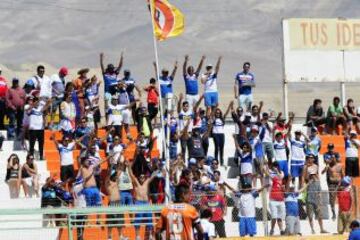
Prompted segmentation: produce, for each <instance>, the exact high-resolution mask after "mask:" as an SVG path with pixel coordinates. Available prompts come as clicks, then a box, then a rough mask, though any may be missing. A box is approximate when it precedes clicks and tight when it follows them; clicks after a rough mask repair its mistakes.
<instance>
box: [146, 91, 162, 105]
mask: <svg viewBox="0 0 360 240" xmlns="http://www.w3.org/2000/svg"><path fill="white" fill-rule="evenodd" d="M147 92H148V95H147V102H148V103H152V104H158V102H159V96H158V94H157V92H156V90H155V89H154V88H148V89H147Z"/></svg>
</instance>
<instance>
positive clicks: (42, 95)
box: [0, 54, 360, 239]
mask: <svg viewBox="0 0 360 240" xmlns="http://www.w3.org/2000/svg"><path fill="white" fill-rule="evenodd" d="M123 59H124V58H123V55H121V57H120V60H119V64H118V65H117V66H114V65H113V64H107V65H106V67H105V63H104V54H100V66H101V70H102V79H100V78H98V76H96V75H93V76H89V72H90V71H89V69H87V68H85V69H80V70H79V71H78V72H77V74H78V77H77V78H76V79H74V80H72V81H71V80H69V79H67V76H68V69H67V68H66V67H62V68H61V69H59V71H58V73H56V74H53V75H52V76H50V77H48V76H47V75H46V72H45V67H44V66H41V65H40V66H38V67H37V72H36V75H35V76H33V77H31V78H30V79H29V80H27V81H26V82H25V85H24V86H20V85H19V79H16V78H14V79H12V82H11V85H10V84H9V83H8V82H7V80H6V79H5V78H4V77H3V76H1V77H0V129H5V126H4V117H5V116H7V118H8V119H9V123H8V125H7V126H6V129H7V138H8V139H17V140H18V141H20V142H21V143H22V147H23V148H24V150H27V151H28V155H27V158H26V163H24V164H22V165H21V164H20V161H19V157H18V156H17V155H16V154H12V155H11V156H10V157H9V159H8V167H7V175H6V182H7V183H8V185H9V189H10V195H11V197H12V198H17V197H18V196H19V192H20V189H21V188H22V189H23V191H24V194H25V196H26V197H29V196H30V193H29V188H33V190H34V192H35V195H36V196H38V197H40V196H41V204H42V207H47V206H53V207H59V206H62V205H69V206H70V205H71V206H74V207H93V206H101V205H103V196H107V198H108V200H109V204H108V205H109V206H122V205H129V204H137V205H144V204H150V203H151V204H162V203H165V201H166V198H168V199H169V201H181V202H187V203H190V204H191V205H192V206H195V207H196V209H197V210H199V212H198V211H197V210H196V209H195V208H191V207H188V208H186V209H184V210H183V217H184V218H187V220H186V221H184V222H185V223H186V224H188V226H186V227H185V228H186V229H187V231H188V232H186V233H182V234H188V236H191V238H192V237H193V232H192V228H193V226H196V229H197V233H198V234H197V237H198V238H199V239H200V238H201V237H203V235H206V236H208V237H209V238H208V239H214V238H215V237H216V236H220V237H226V229H225V220H224V219H225V216H226V213H227V207H228V204H229V202H233V204H234V206H235V209H236V212H235V215H237V217H238V221H239V235H240V236H246V235H249V236H255V235H256V234H257V229H256V221H257V219H258V216H257V215H258V214H257V208H256V204H255V199H256V198H257V197H259V194H261V192H262V191H264V190H266V191H267V192H268V193H269V196H268V199H269V209H270V216H271V228H270V235H273V234H274V231H275V227H276V225H277V226H278V228H279V232H280V234H281V235H296V234H300V235H301V229H300V218H302V216H301V215H302V208H303V207H304V208H305V209H306V214H305V217H307V218H308V219H309V224H310V227H311V230H312V232H313V233H315V228H314V219H317V221H318V224H319V226H320V231H321V233H327V229H325V226H324V224H323V219H325V218H327V216H326V215H327V211H326V210H324V209H325V208H324V207H323V206H324V202H325V200H324V199H325V198H328V199H329V204H330V207H331V212H332V219H333V220H336V219H337V220H338V231H337V232H338V233H340V234H342V233H344V232H349V227H350V222H351V220H352V219H351V213H352V205H353V201H354V193H353V187H352V178H354V177H358V176H359V160H358V148H359V146H360V142H359V141H358V140H357V134H358V133H360V132H359V131H360V125H359V124H360V121H359V119H360V109H355V106H354V102H353V100H351V99H349V100H348V101H347V104H346V105H345V106H341V104H340V99H339V98H338V97H335V98H334V99H333V103H332V104H331V105H330V106H329V108H328V110H327V112H326V113H325V111H324V109H323V107H322V105H321V104H322V102H321V100H320V99H315V100H314V103H313V105H311V106H310V107H309V110H308V112H307V117H306V122H305V124H304V125H305V126H307V127H308V129H309V132H302V131H300V130H299V129H293V121H294V114H290V116H289V118H288V121H286V119H285V117H284V116H283V115H282V114H281V113H279V114H278V115H277V116H273V115H272V114H271V113H267V112H264V111H263V106H264V103H263V102H260V103H259V104H254V101H253V88H254V87H255V75H254V74H253V73H252V72H251V69H250V67H251V65H250V63H249V62H245V63H244V64H243V70H242V71H240V72H239V73H238V74H236V76H235V81H234V82H235V83H234V99H235V100H234V101H231V102H230V103H229V104H228V107H227V108H226V109H220V108H219V89H218V86H217V78H218V74H220V73H221V60H222V58H221V57H219V58H218V60H217V63H216V64H215V66H213V65H211V64H206V66H205V70H204V71H203V65H204V63H205V60H206V58H205V56H203V57H202V58H201V60H200V62H199V64H198V66H197V67H196V68H195V67H193V66H191V65H190V63H189V62H190V59H189V56H185V59H184V63H183V66H182V73H181V74H182V76H181V78H183V81H184V84H185V93H184V94H183V93H179V92H175V91H174V89H173V81H174V79H175V76H176V74H177V72H178V63H177V62H175V64H174V67H173V69H172V71H171V72H170V71H169V70H167V69H162V70H161V72H159V73H158V72H156V70H157V68H156V64H154V66H155V76H159V79H158V81H157V77H154V78H151V79H150V80H149V83H148V84H147V85H146V86H140V85H139V84H138V82H137V81H135V79H134V78H133V77H132V74H131V71H130V70H127V69H126V70H124V71H123V74H121V73H120V72H121V69H122V67H123ZM0 75H1V74H0ZM101 84H103V85H104V93H101V94H100V91H101V90H100V89H101V88H100V85H101ZM158 85H159V86H160V89H158ZM201 85H202V86H203V89H204V90H203V91H201V90H200V86H201ZM176 94H177V95H176ZM144 95H146V102H144V101H142V99H143V96H144ZM101 101H104V109H101V106H102V103H101ZM159 109H160V110H161V111H162V112H163V114H162V116H163V118H161V115H160V114H159ZM57 114H58V115H59V118H60V120H59V121H58V122H57V121H55V119H56V117H55V116H56V115H57ZM101 114H103V115H104V117H102V116H101ZM228 116H230V119H231V120H230V122H232V124H234V125H235V133H234V134H233V136H232V137H233V138H234V142H235V146H234V148H235V149H236V151H235V153H234V156H235V157H234V158H231V159H229V161H234V164H235V165H237V166H238V177H239V184H238V186H237V187H234V186H231V184H228V183H227V181H226V177H225V176H222V173H224V172H226V170H228V165H229V163H227V160H226V159H224V147H225V144H228V143H226V141H225V139H226V138H225V124H228V123H229V118H228ZM104 119H105V120H104ZM161 123H163V124H164V130H165V136H166V139H167V141H166V142H167V146H168V147H167V149H168V152H166V154H165V153H161V154H160V156H159V157H152V154H151V153H152V152H153V148H154V146H156V145H157V135H155V134H154V132H155V130H156V129H157V130H161V126H162V125H161ZM132 125H134V126H135V127H136V129H137V132H138V134H137V136H136V137H135V136H132V134H131V130H130V129H131V127H132ZM338 125H341V126H342V129H343V135H344V147H345V149H346V151H345V152H346V156H345V157H346V164H345V167H343V166H342V164H341V163H340V155H339V154H338V153H337V152H335V151H334V145H333V144H329V145H328V146H326V147H327V150H328V151H327V152H326V153H325V155H324V162H325V166H326V167H325V168H324V169H320V168H319V161H320V158H319V154H320V153H319V152H320V149H321V148H323V147H324V146H322V144H321V140H320V137H319V134H320V133H319V132H323V133H324V132H327V133H329V134H337V133H336V130H337V129H338V128H337V126H338ZM102 127H104V128H105V129H106V131H107V134H106V137H105V138H104V139H101V138H99V137H98V136H97V130H98V129H100V128H102ZM45 129H50V130H54V132H55V130H56V129H58V130H60V131H61V132H62V139H61V140H59V139H56V137H55V133H54V134H53V136H52V137H51V139H52V141H54V144H55V145H56V147H57V149H58V151H59V155H60V162H61V168H60V169H59V173H60V179H59V180H58V179H56V178H55V177H49V178H48V179H47V181H46V183H45V185H43V186H40V185H39V178H38V169H37V164H36V161H35V159H37V160H39V161H42V160H45V161H46V159H45V157H44V131H45ZM3 140H4V136H1V137H0V145H2V141H3ZM26 140H28V142H29V146H27V144H26V143H27V141H26ZM210 141H213V145H214V152H211V153H210V152H209V142H210ZM36 142H38V155H37V152H36V151H34V149H35V148H34V146H35V143H36ZM125 142H126V143H125ZM131 144H135V145H136V150H135V153H134V156H133V158H131V159H129V158H125V157H124V154H123V153H124V150H125V149H126V148H127V147H129V145H131ZM76 149H79V150H80V156H79V158H78V159H74V157H73V151H74V150H76ZM100 149H105V152H106V158H105V159H102V158H101V157H100V154H99V151H100ZM165 157H168V158H169V159H170V169H168V171H169V176H170V177H169V180H170V189H171V192H170V195H168V194H167V193H166V189H165V186H166V183H165V180H166V175H167V170H166V167H165V166H166V161H165ZM76 161H77V162H78V163H79V166H80V167H79V169H78V171H75V168H74V164H75V162H76ZM105 162H107V163H108V169H107V171H106V172H102V171H101V165H102V164H104V163H105ZM321 174H326V181H327V185H328V189H329V192H328V194H329V196H328V197H327V196H325V195H324V194H322V189H321V185H320V175H321ZM336 199H337V202H338V209H339V210H338V213H337V212H336V210H335V203H336ZM301 203H302V204H301ZM326 204H327V203H326ZM166 211H168V209H166ZM143 215H144V214H143ZM167 215H169V214H168V212H167V213H162V215H161V217H160V221H159V222H158V223H157V225H156V227H155V229H154V230H152V229H151V227H149V226H148V228H149V231H148V232H149V233H150V232H151V231H153V232H155V233H157V234H159V233H161V232H162V230H165V229H167V230H168V232H167V233H168V234H170V235H172V236H175V235H176V234H178V232H176V231H175V232H172V230H171V229H173V228H171V227H170V228H169V226H168V225H169V222H168V221H169V220H167V218H166V216H167ZM170 215H171V214H170ZM314 216H316V218H314ZM112 217H114V216H108V218H109V222H110V223H114V222H115V223H119V222H121V221H118V220H111V218H112ZM115 217H116V216H115ZM140 217H145V220H144V219H142V220H138V221H137V220H136V218H137V217H135V222H136V223H140V224H147V223H148V222H147V221H151V220H150V219H149V220H146V217H147V216H146V215H144V216H140ZM200 218H201V221H200ZM52 224H53V223H52ZM138 229H139V228H138V227H137V232H138ZM109 231H111V228H109ZM119 234H121V231H119ZM150 235H151V234H150ZM137 237H138V238H139V239H140V236H139V234H138V233H137ZM148 237H150V238H151V236H148ZM191 238H188V239H191ZM78 239H81V234H79V238H78ZM174 239H175V238H174Z"/></svg>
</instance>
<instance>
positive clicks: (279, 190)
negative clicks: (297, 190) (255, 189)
mask: <svg viewBox="0 0 360 240" xmlns="http://www.w3.org/2000/svg"><path fill="white" fill-rule="evenodd" d="M270 200H273V201H284V190H283V186H282V179H281V178H279V177H277V176H275V177H273V178H272V186H271V191H270Z"/></svg>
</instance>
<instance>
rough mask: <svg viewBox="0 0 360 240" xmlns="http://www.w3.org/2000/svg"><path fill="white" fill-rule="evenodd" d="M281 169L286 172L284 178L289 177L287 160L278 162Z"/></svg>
mask: <svg viewBox="0 0 360 240" xmlns="http://www.w3.org/2000/svg"><path fill="white" fill-rule="evenodd" d="M277 163H278V165H279V169H280V170H281V171H283V172H284V177H287V176H289V166H288V162H287V161H286V160H277Z"/></svg>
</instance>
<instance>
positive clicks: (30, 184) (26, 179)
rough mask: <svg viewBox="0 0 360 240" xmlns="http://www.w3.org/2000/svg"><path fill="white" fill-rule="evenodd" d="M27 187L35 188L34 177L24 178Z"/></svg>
mask: <svg viewBox="0 0 360 240" xmlns="http://www.w3.org/2000/svg"><path fill="white" fill-rule="evenodd" d="M22 180H23V181H24V182H25V183H26V185H28V186H29V187H32V186H33V178H32V177H27V178H23V179H22Z"/></svg>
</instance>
